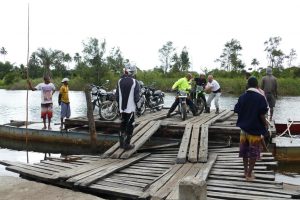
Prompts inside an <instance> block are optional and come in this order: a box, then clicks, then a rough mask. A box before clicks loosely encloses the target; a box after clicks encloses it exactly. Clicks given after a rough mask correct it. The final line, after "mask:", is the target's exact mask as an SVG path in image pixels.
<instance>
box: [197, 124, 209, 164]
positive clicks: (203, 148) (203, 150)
mask: <svg viewBox="0 0 300 200" xmlns="http://www.w3.org/2000/svg"><path fill="white" fill-rule="evenodd" d="M208 127H209V125H207V124H202V126H201V137H200V147H199V155H198V161H199V162H207V157H208Z"/></svg>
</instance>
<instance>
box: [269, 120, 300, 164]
mask: <svg viewBox="0 0 300 200" xmlns="http://www.w3.org/2000/svg"><path fill="white" fill-rule="evenodd" d="M275 127H276V132H277V136H276V137H275V138H273V139H272V143H274V144H275V156H276V159H277V160H279V161H297V162H298V161H300V156H299V154H300V122H299V121H289V122H288V123H287V124H275Z"/></svg>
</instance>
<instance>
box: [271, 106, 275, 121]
mask: <svg viewBox="0 0 300 200" xmlns="http://www.w3.org/2000/svg"><path fill="white" fill-rule="evenodd" d="M273 112H274V108H270V121H272V119H273Z"/></svg>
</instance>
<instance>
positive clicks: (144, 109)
mask: <svg viewBox="0 0 300 200" xmlns="http://www.w3.org/2000/svg"><path fill="white" fill-rule="evenodd" d="M142 98H144V103H143V105H142V107H141V110H140V114H141V115H143V114H144V113H145V111H146V98H145V96H143V97H142Z"/></svg>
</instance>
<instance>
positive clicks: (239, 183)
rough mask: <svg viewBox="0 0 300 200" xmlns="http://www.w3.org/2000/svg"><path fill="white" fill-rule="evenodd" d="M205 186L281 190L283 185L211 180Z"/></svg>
mask: <svg viewBox="0 0 300 200" xmlns="http://www.w3.org/2000/svg"><path fill="white" fill-rule="evenodd" d="M207 184H208V185H210V184H212V185H221V186H222V185H224V186H226V185H229V186H232V187H233V186H237V187H240V186H241V187H256V188H266V189H270V188H271V189H272V188H273V189H276V190H277V189H283V185H282V184H281V185H279V184H264V183H254V182H247V181H230V180H213V179H209V180H208V181H207Z"/></svg>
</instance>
